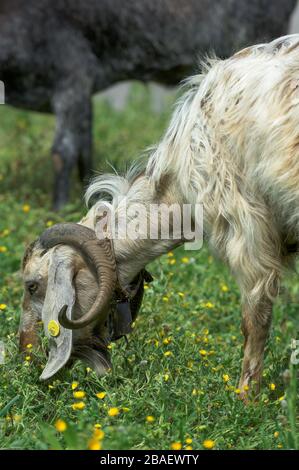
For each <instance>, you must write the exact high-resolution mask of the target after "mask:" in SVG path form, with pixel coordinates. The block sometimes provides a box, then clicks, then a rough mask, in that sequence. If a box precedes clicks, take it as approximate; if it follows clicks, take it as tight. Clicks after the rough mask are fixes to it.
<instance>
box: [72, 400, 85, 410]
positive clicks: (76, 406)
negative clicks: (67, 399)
mask: <svg viewBox="0 0 299 470" xmlns="http://www.w3.org/2000/svg"><path fill="white" fill-rule="evenodd" d="M72 408H73V410H83V409H84V408H85V403H84V401H78V402H77V403H73V404H72Z"/></svg>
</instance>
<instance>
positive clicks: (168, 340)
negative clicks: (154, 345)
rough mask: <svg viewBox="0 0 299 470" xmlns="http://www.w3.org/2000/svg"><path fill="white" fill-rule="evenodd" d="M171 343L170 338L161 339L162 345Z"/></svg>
mask: <svg viewBox="0 0 299 470" xmlns="http://www.w3.org/2000/svg"><path fill="white" fill-rule="evenodd" d="M170 342H171V339H170V338H165V339H163V344H166V345H167V344H169V343H170Z"/></svg>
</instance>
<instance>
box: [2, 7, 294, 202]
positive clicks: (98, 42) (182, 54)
mask: <svg viewBox="0 0 299 470" xmlns="http://www.w3.org/2000/svg"><path fill="white" fill-rule="evenodd" d="M295 4H296V0H284V1H283V2H281V0H250V1H247V0H125V1H124V0H56V1H55V2H54V1H51V0H26V2H24V1H22V0H0V80H2V81H3V82H4V84H5V92H6V102H7V103H8V104H11V105H13V106H18V107H22V108H27V109H31V110H35V111H41V112H53V113H54V114H55V115H56V119H57V126H56V135H55V141H54V144H53V149H52V153H53V161H54V169H55V189H54V207H55V208H59V207H61V206H62V205H63V204H64V203H65V202H66V201H67V198H68V193H69V178H70V172H71V170H72V169H73V167H74V166H75V165H76V164H78V166H79V174H80V178H81V180H84V179H86V178H87V177H88V175H89V172H90V170H91V168H92V159H91V146H92V137H91V128H92V105H91V97H92V94H93V93H95V92H97V91H99V90H103V89H104V88H106V87H108V86H110V85H112V84H113V83H115V82H119V81H121V80H127V79H138V80H142V81H148V80H155V81H158V82H161V83H165V84H176V83H178V82H179V81H180V80H181V79H182V78H184V77H186V76H187V75H189V74H190V73H192V69H193V70H195V68H196V64H197V56H198V55H199V54H202V53H205V52H207V51H211V50H214V51H215V53H216V54H217V56H219V57H225V56H228V55H230V54H231V53H232V52H233V51H235V50H238V49H239V48H241V47H243V46H246V45H249V44H251V43H256V42H259V41H268V40H270V39H273V38H274V37H276V36H281V35H282V34H284V33H285V32H286V31H287V26H288V21H289V17H290V15H291V13H292V11H293V9H294V7H295Z"/></svg>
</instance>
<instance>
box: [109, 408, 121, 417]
mask: <svg viewBox="0 0 299 470" xmlns="http://www.w3.org/2000/svg"><path fill="white" fill-rule="evenodd" d="M117 415H119V409H118V408H116V407H113V408H109V410H108V416H117Z"/></svg>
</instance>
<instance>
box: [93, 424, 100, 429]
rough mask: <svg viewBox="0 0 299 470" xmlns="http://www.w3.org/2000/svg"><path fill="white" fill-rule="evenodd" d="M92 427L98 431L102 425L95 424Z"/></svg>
mask: <svg viewBox="0 0 299 470" xmlns="http://www.w3.org/2000/svg"><path fill="white" fill-rule="evenodd" d="M93 427H94V428H95V429H100V428H101V427H102V425H101V424H99V423H96V424H94V426H93Z"/></svg>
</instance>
